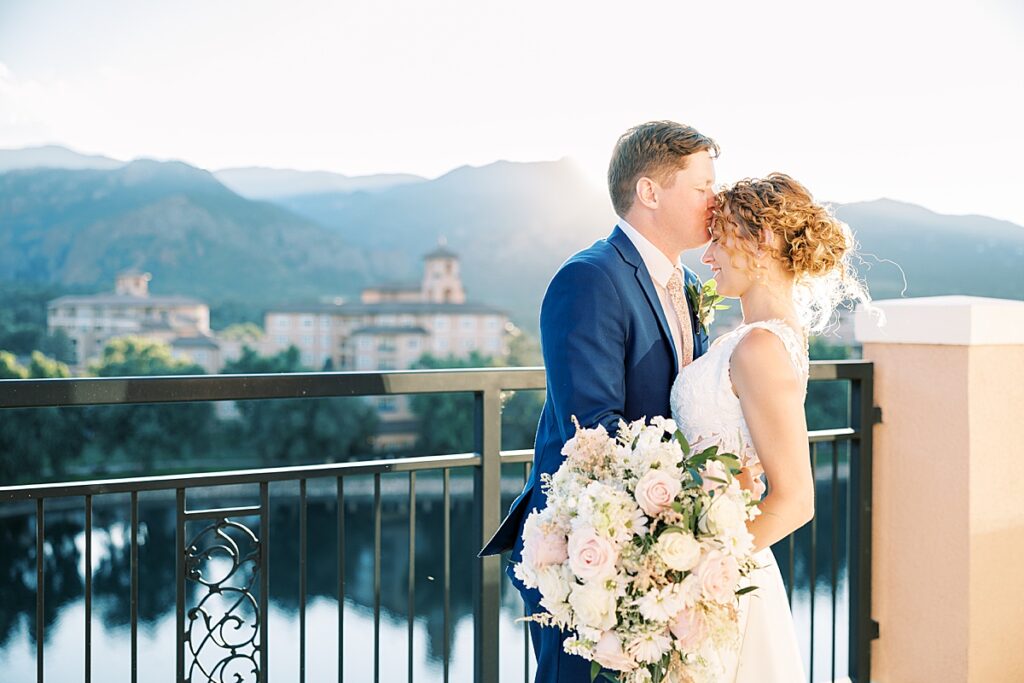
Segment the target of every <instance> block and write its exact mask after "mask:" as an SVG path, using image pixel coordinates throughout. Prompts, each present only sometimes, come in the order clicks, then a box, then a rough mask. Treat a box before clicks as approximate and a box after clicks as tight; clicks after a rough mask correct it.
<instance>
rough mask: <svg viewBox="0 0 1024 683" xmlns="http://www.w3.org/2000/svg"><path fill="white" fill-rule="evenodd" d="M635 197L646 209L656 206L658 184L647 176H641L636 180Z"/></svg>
mask: <svg viewBox="0 0 1024 683" xmlns="http://www.w3.org/2000/svg"><path fill="white" fill-rule="evenodd" d="M636 198H637V201H639V202H640V203H641V204H643V205H644V206H646V207H647V208H648V209H656V208H658V184H657V183H656V182H654V181H653V180H651V179H650V178H648V177H647V176H641V177H640V178H638V179H637V181H636Z"/></svg>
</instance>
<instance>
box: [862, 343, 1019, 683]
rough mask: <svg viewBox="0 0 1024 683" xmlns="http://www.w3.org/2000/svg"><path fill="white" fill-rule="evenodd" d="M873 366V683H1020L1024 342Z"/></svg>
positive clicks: (890, 357) (923, 351)
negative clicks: (876, 629) (876, 409)
mask: <svg viewBox="0 0 1024 683" xmlns="http://www.w3.org/2000/svg"><path fill="white" fill-rule="evenodd" d="M864 357H865V359H867V360H871V361H873V362H874V363H875V403H876V404H877V405H880V406H881V407H882V410H883V417H884V423H883V424H881V425H878V426H877V427H876V428H875V433H874V437H875V442H874V443H875V456H874V510H873V524H872V528H873V542H874V547H873V566H872V582H873V584H872V614H873V616H874V618H875V619H876V620H877V621H878V622H879V624H880V637H879V639H878V640H876V641H874V643H873V644H872V680H874V681H879V682H881V683H915V682H917V681H921V682H922V683H923V682H928V683H938V682H944V681H950V682H953V681H957V682H961V681H972V682H973V681H978V682H979V683H980V682H981V681H985V682H986V683H988V682H989V681H1024V637H1022V634H1024V597H1022V595H1024V591H1022V590H1021V588H1020V584H1021V583H1022V582H1024V419H1022V418H1024V344H1021V345H977V346H968V345H945V344H943V345H940V344H934V345H930V344H904V343H865V345H864Z"/></svg>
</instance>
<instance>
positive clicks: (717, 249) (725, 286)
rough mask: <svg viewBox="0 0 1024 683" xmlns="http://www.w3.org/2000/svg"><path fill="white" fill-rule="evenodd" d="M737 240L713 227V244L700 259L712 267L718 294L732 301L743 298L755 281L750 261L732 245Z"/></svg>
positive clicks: (709, 245) (709, 244)
mask: <svg viewBox="0 0 1024 683" xmlns="http://www.w3.org/2000/svg"><path fill="white" fill-rule="evenodd" d="M735 239H736V237H734V236H731V235H727V234H725V233H723V232H722V231H721V230H720V229H717V228H714V227H713V228H712V231H711V242H709V243H708V247H707V249H705V250H704V255H703V256H702V257H701V259H700V260H701V263H704V264H706V265H708V266H710V267H711V271H712V273H713V277H714V279H715V284H716V285H717V288H718V293H719V294H720V295H722V296H725V297H729V298H730V299H738V298H739V297H741V296H742V295H743V293H744V292H746V291H747V289H748V288H749V287H750V285H751V283H752V282H753V280H754V278H753V277H752V274H751V271H750V268H749V267H748V264H747V263H746V262H747V261H749V259H747V258H745V257H744V254H743V253H742V252H738V251H737V250H736V249H735V247H734V245H732V242H733V241H734V240H735ZM730 247H732V248H730Z"/></svg>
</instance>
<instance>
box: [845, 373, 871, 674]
mask: <svg viewBox="0 0 1024 683" xmlns="http://www.w3.org/2000/svg"><path fill="white" fill-rule="evenodd" d="M850 384H851V395H850V424H851V425H852V426H853V427H854V428H855V429H856V430H857V431H858V438H856V439H853V440H852V441H851V442H850V499H851V502H852V504H851V520H850V521H851V524H850V549H851V552H850V627H849V630H850V646H849V647H850V679H851V680H852V681H855V683H869V682H870V676H871V641H872V640H873V639H875V638H877V637H878V633H877V624H876V622H875V621H874V620H873V619H872V618H871V494H872V481H871V467H872V450H873V449H872V429H873V427H874V423H875V419H874V418H875V408H874V395H875V390H874V366H872V365H870V364H869V365H868V366H867V367H866V369H865V370H864V372H863V373H862V374H860V376H859V377H858V378H857V379H854V380H853V381H852V382H851V383H850Z"/></svg>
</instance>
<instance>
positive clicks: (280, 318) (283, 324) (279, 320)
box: [274, 315, 290, 330]
mask: <svg viewBox="0 0 1024 683" xmlns="http://www.w3.org/2000/svg"><path fill="white" fill-rule="evenodd" d="M288 323H289V320H288V316H286V315H275V316H274V325H275V326H276V327H277V329H279V330H287V329H288V328H289V327H290V325H289V324H288Z"/></svg>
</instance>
